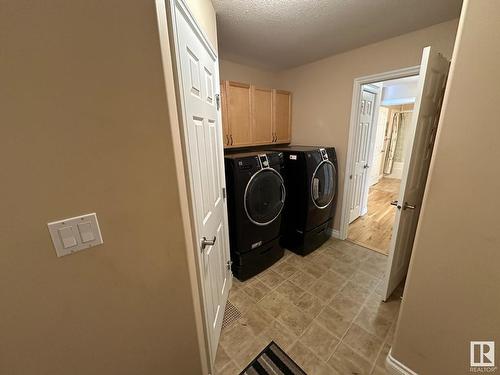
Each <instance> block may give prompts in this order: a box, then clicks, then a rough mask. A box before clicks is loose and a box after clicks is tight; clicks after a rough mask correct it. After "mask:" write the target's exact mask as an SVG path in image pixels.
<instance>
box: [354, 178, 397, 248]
mask: <svg viewBox="0 0 500 375" xmlns="http://www.w3.org/2000/svg"><path fill="white" fill-rule="evenodd" d="M400 183H401V180H399V179H395V178H385V177H384V178H382V179H381V180H380V182H378V183H377V184H375V185H373V186H372V187H371V188H370V191H369V193H368V212H367V213H366V214H365V215H364V216H361V217H359V218H357V219H356V220H354V221H353V222H352V223H351V224H350V225H349V234H348V236H347V239H348V240H349V241H351V242H354V243H357V244H359V245H362V246H365V247H368V248H370V249H372V250H375V251H378V252H379V253H382V254H385V255H387V254H388V250H389V243H390V241H391V237H392V226H393V224H394V218H395V216H396V210H395V208H394V207H393V206H391V205H390V202H391V201H393V200H395V199H397V197H398V192H399V185H400Z"/></svg>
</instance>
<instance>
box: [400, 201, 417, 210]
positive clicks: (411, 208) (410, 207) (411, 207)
mask: <svg viewBox="0 0 500 375" xmlns="http://www.w3.org/2000/svg"><path fill="white" fill-rule="evenodd" d="M407 208H408V209H410V210H414V209H415V208H416V206H412V205H411V204H408V202H405V204H404V205H403V210H406V209H407Z"/></svg>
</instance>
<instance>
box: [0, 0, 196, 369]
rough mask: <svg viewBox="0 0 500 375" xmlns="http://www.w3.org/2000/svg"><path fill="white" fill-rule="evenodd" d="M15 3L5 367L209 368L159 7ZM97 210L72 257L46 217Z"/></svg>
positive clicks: (8, 63) (9, 59)
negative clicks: (90, 232)
mask: <svg viewBox="0 0 500 375" xmlns="http://www.w3.org/2000/svg"><path fill="white" fill-rule="evenodd" d="M1 8H2V11H1V12H0V25H2V32H1V33H0V45H1V46H2V58H1V59H0V74H1V75H2V76H1V82H2V84H1V86H0V87H1V88H0V103H1V110H0V123H1V130H2V136H1V141H0V145H1V147H0V173H1V175H0V179H1V181H2V182H1V184H0V196H1V197H2V199H1V200H0V210H1V212H2V214H3V216H2V217H1V218H0V243H1V248H0V254H1V256H0V275H1V283H0V301H1V308H0V311H1V312H0V332H1V340H0V373H1V374H9V375H27V374H40V375H42V374H43V375H45V374H51V375H59V374H60V375H67V374H72V375H80V374H81V375H89V374H95V375H100V374H102V375H104V374H106V375H108V374H120V375H126V374H130V375H137V374H148V375H154V374H167V373H172V369H175V371H174V372H175V373H176V374H185V375H193V374H199V373H200V372H201V370H200V369H201V364H200V359H199V358H200V356H199V350H198V342H197V336H196V329H195V324H194V314H193V302H192V297H191V288H190V283H189V275H188V267H187V260H186V253H185V250H184V249H185V247H186V244H185V241H184V231H183V227H182V224H181V223H182V221H180V220H179V217H180V216H181V211H180V206H179V191H178V190H177V184H176V171H175V168H174V154H173V147H172V136H171V131H170V129H169V117H168V111H167V106H166V97H165V85H164V77H163V74H162V65H161V56H160V46H159V40H158V29H157V22H156V13H155V8H154V2H152V1H136V0H119V1H118V0H109V1H105V2H103V1H98V0H88V1H83V2H68V1H65V0H47V1H43V2H33V1H26V0H18V1H3V2H2V5H1ZM94 211H95V212H97V215H98V218H99V223H100V226H101V230H102V234H103V238H104V244H103V245H102V246H99V247H95V248H92V249H89V250H86V251H83V252H80V253H78V254H74V255H70V256H66V257H63V258H57V257H56V254H55V251H54V249H53V246H52V243H51V240H50V236H49V233H48V231H47V227H46V223H47V222H49V221H52V220H55V219H61V218H66V217H71V216H75V215H78V214H84V213H89V212H94Z"/></svg>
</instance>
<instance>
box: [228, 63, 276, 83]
mask: <svg viewBox="0 0 500 375" xmlns="http://www.w3.org/2000/svg"><path fill="white" fill-rule="evenodd" d="M219 69H220V79H222V80H230V81H238V82H245V83H252V84H254V85H257V86H261V87H269V88H280V87H278V85H279V83H278V76H277V73H276V72H270V71H267V70H262V69H258V68H254V67H251V66H247V65H243V64H238V63H235V62H232V61H229V60H222V59H221V60H219Z"/></svg>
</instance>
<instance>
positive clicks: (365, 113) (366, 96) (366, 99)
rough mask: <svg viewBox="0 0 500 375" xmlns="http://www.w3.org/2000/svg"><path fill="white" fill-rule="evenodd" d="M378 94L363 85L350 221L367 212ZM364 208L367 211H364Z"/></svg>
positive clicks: (356, 140)
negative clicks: (372, 136)
mask: <svg viewBox="0 0 500 375" xmlns="http://www.w3.org/2000/svg"><path fill="white" fill-rule="evenodd" d="M376 99H377V94H376V92H374V91H373V90H372V89H371V88H370V89H368V88H367V87H366V86H364V87H363V90H362V92H361V98H360V102H359V108H358V110H359V113H358V122H357V124H356V125H357V126H356V133H355V138H354V139H355V140H354V165H353V167H352V171H351V175H350V176H349V178H350V179H351V188H350V189H349V190H350V194H351V196H350V202H349V223H352V222H353V221H354V220H356V219H357V218H358V217H360V216H362V215H364V214H365V213H366V207H363V206H366V202H364V201H365V200H366V199H365V198H366V196H367V193H368V189H367V188H366V184H367V182H368V181H367V180H368V168H369V165H368V158H369V153H370V135H371V132H372V127H373V119H374V112H375V107H376ZM363 209H364V210H365V212H363Z"/></svg>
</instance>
